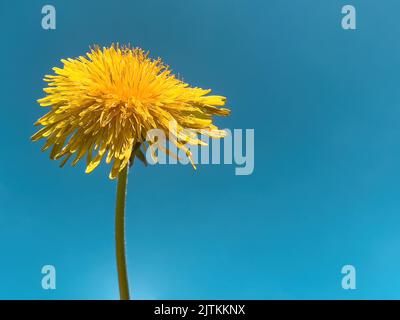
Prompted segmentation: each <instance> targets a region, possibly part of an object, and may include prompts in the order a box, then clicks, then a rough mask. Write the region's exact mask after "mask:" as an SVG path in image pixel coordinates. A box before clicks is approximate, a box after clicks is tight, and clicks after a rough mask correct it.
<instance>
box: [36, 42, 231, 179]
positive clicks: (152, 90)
mask: <svg viewBox="0 0 400 320" xmlns="http://www.w3.org/2000/svg"><path fill="white" fill-rule="evenodd" d="M61 62H62V63H63V67H62V68H53V71H54V73H55V75H46V76H45V79H44V81H46V82H48V87H47V88H45V89H44V92H45V93H46V94H47V95H46V96H45V97H44V98H42V99H39V100H38V103H39V104H40V105H41V106H43V107H50V108H51V109H50V111H49V112H48V113H47V114H45V115H44V116H43V117H41V118H40V119H39V120H38V121H37V122H36V123H35V125H41V126H43V128H41V129H40V130H39V131H38V132H37V133H36V134H34V135H33V136H32V140H33V141H36V140H39V139H41V138H45V139H46V143H45V145H44V146H43V148H42V150H43V151H44V150H46V149H48V148H50V147H52V151H51V154H50V158H51V159H62V163H61V166H63V165H64V164H65V163H66V162H67V161H68V159H69V158H70V157H71V156H73V155H75V156H74V160H73V161H72V165H76V164H77V163H78V161H80V160H81V159H82V158H84V157H85V156H86V158H87V167H86V172H87V173H89V172H91V171H93V170H94V169H95V168H96V167H97V166H98V165H99V163H100V162H101V160H102V159H103V158H104V157H105V158H106V162H107V163H110V162H113V164H112V169H111V172H110V178H111V179H114V178H115V177H117V176H118V173H119V172H120V171H122V170H123V169H124V167H125V166H126V165H128V164H129V161H130V159H131V156H132V155H133V154H134V153H135V152H137V151H138V150H140V147H141V146H143V148H146V143H147V144H151V142H150V143H149V142H148V141H146V132H147V131H148V130H151V129H161V130H163V131H164V132H166V133H167V132H168V134H166V136H167V137H169V140H170V141H171V140H172V142H173V143H174V144H175V145H176V146H177V147H178V148H180V149H182V150H184V151H185V152H186V154H187V155H188V156H189V158H190V155H191V154H190V151H189V149H188V148H187V146H186V144H191V145H203V144H204V142H203V141H202V140H201V139H200V138H199V134H203V135H208V136H209V137H211V138H221V137H223V136H224V131H223V130H219V129H218V128H217V127H216V126H215V125H214V124H213V122H212V116H213V115H220V116H225V115H228V114H229V112H230V111H229V110H228V109H225V108H222V106H224V105H225V101H226V98H225V97H222V96H216V95H208V94H209V93H210V92H211V90H204V89H201V88H197V87H190V86H189V85H188V84H187V83H185V82H183V81H181V80H180V79H178V78H177V77H175V76H174V75H173V74H172V73H171V70H170V69H169V68H168V66H166V65H165V64H163V62H162V61H161V59H151V58H150V57H149V56H148V53H146V52H144V51H143V50H142V49H140V48H131V47H125V46H123V47H121V46H119V45H111V46H110V47H108V48H103V49H100V48H99V47H97V46H96V47H94V48H92V49H91V50H90V52H89V53H87V54H86V56H81V57H79V58H77V59H62V60H61ZM171 121H173V122H174V123H175V124H176V125H175V130H174V132H170V128H169V123H171ZM187 128H190V129H193V130H191V133H187V131H188V130H186V129H187ZM193 132H194V134H193ZM164 151H166V152H168V150H164ZM142 156H143V153H142Z"/></svg>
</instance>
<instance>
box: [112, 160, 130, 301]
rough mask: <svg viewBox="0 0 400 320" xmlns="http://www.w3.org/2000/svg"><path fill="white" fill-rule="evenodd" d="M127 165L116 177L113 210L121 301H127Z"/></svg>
mask: <svg viewBox="0 0 400 320" xmlns="http://www.w3.org/2000/svg"><path fill="white" fill-rule="evenodd" d="M128 168H129V165H127V166H125V168H124V169H123V170H122V171H121V172H120V173H119V175H118V186H117V204H116V209H115V248H116V254H117V270H118V284H119V295H120V299H121V300H129V284H128V273H127V270H126V256H125V196H126V185H127V180H128V178H127V177H128Z"/></svg>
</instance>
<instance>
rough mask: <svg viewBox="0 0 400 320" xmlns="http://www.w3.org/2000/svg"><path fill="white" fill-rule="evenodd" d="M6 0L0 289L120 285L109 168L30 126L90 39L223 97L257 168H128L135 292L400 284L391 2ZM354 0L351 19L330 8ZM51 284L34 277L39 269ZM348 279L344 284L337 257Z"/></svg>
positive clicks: (398, 290)
mask: <svg viewBox="0 0 400 320" xmlns="http://www.w3.org/2000/svg"><path fill="white" fill-rule="evenodd" d="M49 3H50V4H53V5H55V6H56V9H57V29H56V30H54V31H45V30H43V29H42V28H41V18H42V15H41V8H42V6H43V5H45V4H48V2H47V1H36V0H35V1H21V0H19V1H9V0H7V1H4V0H3V1H1V3H0V27H1V30H2V32H1V35H0V37H1V43H2V46H1V51H0V61H1V62H0V63H1V71H2V73H1V77H0V88H1V126H0V139H1V143H2V148H1V157H0V210H1V211H0V298H2V299H33V298H35V299H117V298H118V288H117V281H116V276H117V275H116V267H115V261H114V260H115V259H114V197H115V187H116V185H115V181H110V180H109V179H108V178H107V175H108V169H109V168H108V167H107V166H106V165H102V166H101V167H100V168H98V169H97V170H95V172H94V173H93V174H91V175H86V174H84V167H83V165H79V166H78V167H77V168H71V167H69V166H66V167H65V168H64V169H59V168H58V163H57V162H54V161H50V160H49V154H48V153H41V152H40V147H41V144H37V143H36V144H34V143H31V142H30V141H29V137H30V136H31V134H33V133H34V130H35V129H34V127H33V125H32V124H33V122H34V121H35V120H36V119H37V118H39V117H40V116H41V115H42V114H43V113H44V111H45V110H44V109H41V108H40V107H39V106H38V105H37V103H36V102H35V101H36V99H38V98H40V97H42V96H43V94H42V87H43V85H44V83H43V81H42V78H43V75H44V74H46V73H49V72H50V71H51V68H52V67H53V66H60V62H59V60H60V59H61V58H66V57H76V56H78V55H82V54H84V53H85V52H86V51H87V49H88V46H89V45H92V44H99V45H101V46H103V45H109V44H110V43H112V42H120V43H129V42H130V43H131V44H133V45H135V46H140V47H143V48H144V49H146V50H150V51H151V53H152V56H155V57H156V56H160V57H162V58H163V59H164V60H165V61H166V62H167V63H168V64H169V65H171V66H172V68H173V70H174V71H175V72H177V73H179V74H181V75H183V76H184V79H185V80H186V81H188V82H189V83H191V84H193V85H197V86H201V87H206V88H213V89H214V92H215V93H217V94H222V95H226V96H228V97H229V106H230V107H231V108H232V110H233V112H232V116H231V117H229V118H226V119H217V124H219V125H220V126H221V127H227V128H231V129H232V128H254V129H255V137H256V140H255V148H256V149H255V151H256V160H255V162H256V164H255V171H254V173H253V175H251V176H235V175H234V166H233V165H214V166H211V165H203V166H199V168H198V170H197V171H196V172H195V171H193V170H192V169H191V167H189V166H153V167H150V168H147V169H145V168H144V167H143V166H142V165H140V164H139V165H135V167H134V170H133V171H132V172H131V174H130V177H129V190H128V200H127V201H128V202H127V253H128V263H129V274H130V282H131V288H132V292H133V297H134V298H136V299H204V298H207V299H306V298H315V299H336V298H341V299H349V298H360V299H365V298H378V299H383V298H390V299H392V298H400V276H399V269H400V232H399V230H400V143H399V141H400V126H399V117H400V90H399V86H400V40H399V31H400V21H399V19H398V18H399V12H400V2H399V1H397V0H392V1H389V0H383V1H382V0H381V1H372V0H362V1H358V0H351V1H336V0H335V1H333V0H330V1H319V0H298V1H294V0H268V1H262V0H260V1H255V0H251V1H249V0H229V1H228V0H225V1H222V0H221V1H215V0H201V1H200V0H194V1H184V0H169V1H161V0H159V1H152V0H147V1H118V0H113V1H94V0H91V1H77V0H76V1H50V2H49ZM349 3H350V4H353V5H354V6H355V7H356V8H357V14H358V15H357V23H358V24H357V27H358V30H356V31H344V30H343V29H342V28H341V26H340V23H341V17H342V14H341V8H342V6H343V5H345V4H349ZM45 264H52V265H54V266H55V267H56V269H57V289H56V290H53V291H51V290H50V291H45V290H43V289H42V288H41V278H42V274H41V267H42V266H43V265H45ZM345 264H352V265H354V266H355V267H356V269H357V289H356V290H354V291H345V290H343V289H342V288H341V278H342V274H341V267H342V266H343V265H345Z"/></svg>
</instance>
